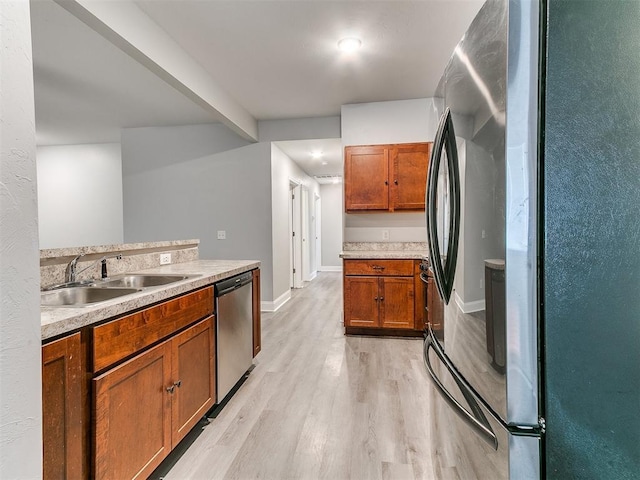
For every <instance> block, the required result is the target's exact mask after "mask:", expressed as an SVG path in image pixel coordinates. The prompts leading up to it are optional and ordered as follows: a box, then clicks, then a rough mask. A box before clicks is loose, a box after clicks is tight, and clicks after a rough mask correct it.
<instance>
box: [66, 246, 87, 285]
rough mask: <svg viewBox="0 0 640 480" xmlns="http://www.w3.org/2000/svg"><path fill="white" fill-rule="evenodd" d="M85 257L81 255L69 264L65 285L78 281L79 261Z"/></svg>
mask: <svg viewBox="0 0 640 480" xmlns="http://www.w3.org/2000/svg"><path fill="white" fill-rule="evenodd" d="M84 255H85V254H84V253H81V254H80V255H78V256H76V257H74V258H73V260H71V261H70V262H69V265H67V269H66V270H65V272H64V281H65V283H71V282H75V281H76V275H77V273H76V268H77V265H78V260H79V259H80V258H82V257H84Z"/></svg>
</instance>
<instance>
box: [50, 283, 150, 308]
mask: <svg viewBox="0 0 640 480" xmlns="http://www.w3.org/2000/svg"><path fill="white" fill-rule="evenodd" d="M139 291H140V289H137V288H99V287H67V288H59V289H57V290H49V291H45V292H40V304H41V305H43V306H45V307H83V306H87V305H93V304H95V303H98V302H104V301H106V300H112V299H114V298H118V297H122V296H124V295H130V294H132V293H136V292H139Z"/></svg>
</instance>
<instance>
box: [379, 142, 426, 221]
mask: <svg viewBox="0 0 640 480" xmlns="http://www.w3.org/2000/svg"><path fill="white" fill-rule="evenodd" d="M430 147H431V144H430V143H408V144H402V145H392V146H391V150H390V153H389V156H390V163H391V175H389V178H390V179H391V192H390V196H391V205H390V209H391V210H424V209H425V194H426V185H427V168H428V166H429V154H430V150H431V148H430Z"/></svg>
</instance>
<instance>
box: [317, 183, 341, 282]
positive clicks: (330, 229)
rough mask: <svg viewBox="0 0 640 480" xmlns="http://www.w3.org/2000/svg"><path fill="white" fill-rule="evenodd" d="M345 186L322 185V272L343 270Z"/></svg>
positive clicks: (339, 184)
mask: <svg viewBox="0 0 640 480" xmlns="http://www.w3.org/2000/svg"><path fill="white" fill-rule="evenodd" d="M342 192H343V184H342V183H338V184H327V185H320V198H321V201H322V219H321V222H320V225H321V227H320V228H321V229H322V233H321V235H322V237H321V238H322V244H321V249H322V266H321V267H320V270H325V271H327V270H329V271H331V270H340V269H342V259H341V258H340V252H341V251H342V211H343V200H342Z"/></svg>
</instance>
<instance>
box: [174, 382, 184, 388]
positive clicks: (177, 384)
mask: <svg viewBox="0 0 640 480" xmlns="http://www.w3.org/2000/svg"><path fill="white" fill-rule="evenodd" d="M174 385H175V386H176V387H178V388H180V386H181V385H182V380H178V381H177V382H174Z"/></svg>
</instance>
